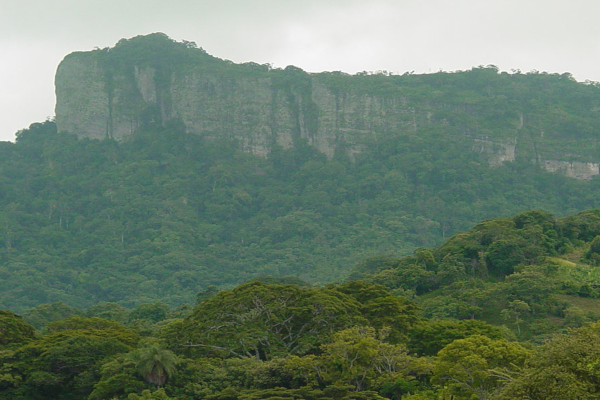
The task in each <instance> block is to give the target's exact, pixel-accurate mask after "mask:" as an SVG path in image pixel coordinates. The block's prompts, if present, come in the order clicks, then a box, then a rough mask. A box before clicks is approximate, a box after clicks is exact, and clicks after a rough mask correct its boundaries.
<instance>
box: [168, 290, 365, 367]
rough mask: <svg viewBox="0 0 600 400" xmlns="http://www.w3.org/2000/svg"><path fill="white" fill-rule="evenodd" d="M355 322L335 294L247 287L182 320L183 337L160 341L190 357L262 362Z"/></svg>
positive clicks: (352, 308)
mask: <svg viewBox="0 0 600 400" xmlns="http://www.w3.org/2000/svg"><path fill="white" fill-rule="evenodd" d="M224 310H227V312H224ZM361 321H364V319H363V317H362V315H361V313H360V306H359V304H358V303H357V302H356V301H355V300H354V299H353V298H352V297H350V296H347V295H345V294H343V293H341V292H339V291H337V290H335V289H327V288H325V289H312V288H301V287H299V286H297V285H271V284H263V283H260V282H250V283H246V284H243V285H240V286H238V287H236V288H235V289H233V290H224V291H221V292H219V293H218V294H217V295H215V296H214V297H212V298H209V299H206V300H205V301H203V302H202V303H200V304H199V305H198V306H197V307H196V309H195V310H194V312H193V314H192V315H191V316H190V317H188V318H186V319H185V321H184V323H183V327H182V328H181V330H182V331H183V337H182V336H181V335H180V334H178V337H167V338H166V339H167V340H168V341H169V344H170V346H174V348H178V349H181V347H179V346H184V348H187V349H188V352H191V353H194V354H218V355H220V356H225V357H226V356H237V357H256V358H259V359H263V360H264V359H270V358H271V357H272V356H274V355H278V354H282V353H283V354H305V353H306V352H309V351H311V350H315V349H316V348H318V346H319V345H320V344H322V343H323V342H325V341H327V340H328V338H329V337H330V335H331V334H332V332H335V331H336V330H338V329H340V328H344V327H347V326H350V325H353V324H355V323H357V322H361ZM171 332H172V334H175V332H174V331H171Z"/></svg>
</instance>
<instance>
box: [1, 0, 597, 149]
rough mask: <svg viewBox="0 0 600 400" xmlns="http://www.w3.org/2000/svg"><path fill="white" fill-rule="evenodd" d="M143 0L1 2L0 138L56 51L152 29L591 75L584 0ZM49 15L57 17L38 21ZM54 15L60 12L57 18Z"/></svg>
mask: <svg viewBox="0 0 600 400" xmlns="http://www.w3.org/2000/svg"><path fill="white" fill-rule="evenodd" d="M149 4H150V3H148V1H147V0H128V1H127V2H125V3H123V2H120V1H100V0H87V1H85V2H81V1H75V0H54V1H52V2H51V3H49V2H47V1H44V0H27V1H4V2H2V4H0V50H1V52H2V55H3V56H2V58H0V71H1V73H0V120H1V121H3V124H2V126H1V127H0V140H11V141H13V140H14V134H15V132H16V131H17V130H19V129H22V128H25V127H27V126H28V125H29V124H30V123H31V121H42V120H44V119H45V118H46V117H52V116H53V115H54V87H53V82H52V77H53V76H54V73H55V71H56V66H57V65H58V63H59V62H60V60H61V59H62V58H63V57H64V55H65V54H67V53H69V52H71V51H74V50H91V49H93V48H94V46H99V47H101V48H102V47H106V46H112V45H113V44H114V43H115V42H117V41H118V40H119V39H120V38H123V37H132V36H135V35H138V34H142V33H143V34H147V33H151V32H157V31H162V32H166V33H168V34H169V35H170V36H171V37H173V38H176V39H177V40H181V39H187V40H194V41H196V42H198V43H199V44H200V45H201V46H202V47H204V48H205V49H206V50H207V51H209V52H210V53H211V54H214V55H216V56H218V57H220V58H225V59H230V60H233V61H234V62H237V63H240V62H247V61H254V62H257V63H259V64H264V63H272V64H274V65H275V66H277V67H281V68H283V67H285V66H287V65H296V66H298V67H300V68H302V69H304V70H306V71H311V72H319V71H338V70H339V71H344V72H347V73H352V74H354V73H356V72H360V71H363V70H367V71H377V70H388V71H394V72H395V73H397V74H402V73H404V72H406V71H415V72H417V73H427V72H436V71H439V70H444V71H456V70H468V69H470V68H471V67H474V66H478V65H489V64H493V65H497V66H498V67H499V68H500V70H502V71H510V70H511V69H520V70H522V71H523V72H528V71H531V70H534V69H535V70H539V71H548V72H550V73H560V74H562V73H564V72H570V73H572V74H573V75H574V76H575V78H576V79H577V80H579V81H582V82H583V81H585V80H593V81H599V80H600V75H599V73H598V71H597V69H596V68H595V67H594V66H595V65H597V64H598V59H597V58H598V54H600V53H598V51H597V47H598V45H597V43H596V39H595V38H596V37H598V35H599V27H598V24H597V23H596V21H595V17H594V16H595V15H597V14H598V11H600V10H599V8H600V4H598V3H597V2H594V1H590V0H572V1H569V2H564V1H551V2H548V1H543V0H528V1H526V2H522V1H516V0H506V1H503V2H493V1H483V2H482V1H479V0H463V1H460V2H448V1H443V0H431V1H427V2H406V1H396V0H373V1H370V2H368V3H365V2H363V1H357V0H330V1H327V2H323V1H316V0H304V1H294V0H292V1H285V2H282V1H279V0H259V1H257V0H223V1H220V2H215V1H211V0H193V1H192V0H178V1H175V2H166V1H152V2H151V6H149ZM48 21H55V22H57V23H52V24H50V23H48ZM58 22H59V23H58Z"/></svg>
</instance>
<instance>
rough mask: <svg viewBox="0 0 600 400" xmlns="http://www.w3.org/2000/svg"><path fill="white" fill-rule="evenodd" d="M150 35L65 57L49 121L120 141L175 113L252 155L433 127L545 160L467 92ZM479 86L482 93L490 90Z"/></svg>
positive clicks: (335, 146)
mask: <svg viewBox="0 0 600 400" xmlns="http://www.w3.org/2000/svg"><path fill="white" fill-rule="evenodd" d="M154 35H155V36H154V37H151V36H152V35H150V36H147V37H140V38H141V39H140V38H134V39H131V40H129V41H127V40H125V41H121V42H119V44H117V46H115V48H114V49H104V50H95V51H92V52H86V53H73V54H70V55H68V56H67V57H66V58H65V59H64V60H63V61H62V62H61V64H60V65H59V67H58V70H57V73H56V99H57V100H56V123H57V126H58V129H59V130H60V131H68V132H72V133H75V134H77V135H78V136H80V137H88V138H93V139H104V138H114V139H117V140H122V139H124V138H126V137H127V136H129V135H131V134H132V133H133V132H135V131H136V130H137V129H138V128H140V127H142V126H144V125H153V124H162V125H165V124H167V123H168V122H169V121H172V120H177V121H179V122H180V123H183V125H185V128H186V130H187V131H188V132H190V133H194V134H198V135H201V136H204V137H206V138H213V139H214V138H227V139H233V140H235V141H237V142H238V143H239V146H240V147H241V148H242V149H243V150H244V151H247V152H250V153H253V154H257V155H260V156H266V155H268V154H269V153H270V152H271V151H272V149H273V148H274V146H281V147H282V148H289V147H291V146H294V145H296V144H298V143H300V142H306V143H308V144H310V145H312V146H314V147H316V148H317V149H318V150H319V151H321V152H323V153H324V154H326V155H327V156H328V157H333V155H334V154H335V153H336V151H343V152H345V153H346V154H347V155H348V156H349V157H351V158H352V157H353V156H354V155H355V154H356V153H359V152H361V151H362V150H363V149H364V148H365V146H370V145H372V144H373V143H375V142H377V141H379V140H380V139H381V138H382V137H385V136H389V135H421V134H422V133H423V132H426V133H427V132H432V131H436V132H444V133H445V134H448V135H454V136H457V137H460V138H461V140H465V141H469V143H471V145H470V146H472V147H471V149H472V151H473V152H475V153H481V154H482V155H484V157H487V160H488V162H489V164H490V165H491V166H500V165H502V164H503V163H505V162H512V161H515V160H516V159H517V158H518V157H520V156H522V157H525V158H524V159H535V160H543V159H544V158H546V157H545V156H544V154H539V151H538V149H537V147H536V144H535V142H533V141H530V143H525V142H524V141H521V140H520V139H519V138H520V137H521V136H522V132H523V129H524V125H525V128H527V126H526V125H527V118H524V115H523V113H521V112H519V113H513V115H512V116H510V114H507V115H509V117H506V118H507V119H505V121H506V122H505V126H500V127H498V124H497V123H495V125H494V124H490V126H486V119H485V117H482V115H485V114H486V112H487V113H488V114H489V109H487V110H484V112H482V113H480V111H481V110H482V109H481V107H483V106H481V107H479V106H477V104H476V103H475V105H474V103H473V100H472V99H473V97H472V96H473V95H472V94H469V95H468V96H465V99H466V100H468V102H466V103H464V104H461V103H460V101H458V102H457V101H456V100H452V99H450V100H444V101H442V100H439V98H444V96H441V95H440V93H441V92H439V91H437V88H438V85H437V84H435V85H434V84H430V85H429V86H426V85H425V86H423V87H428V88H430V89H429V90H430V92H423V90H422V88H420V90H421V92H416V93H417V94H416V95H414V94H413V95H411V93H415V92H414V91H413V92H411V91H410V90H405V89H402V87H401V86H399V85H397V84H396V83H394V82H398V80H397V79H396V80H394V81H392V80H391V77H385V76H376V77H373V79H372V80H369V81H365V80H363V81H364V82H366V83H367V84H368V85H366V86H365V87H363V86H360V85H357V84H356V80H357V79H359V77H357V76H348V75H344V74H341V73H338V74H335V73H330V74H308V73H305V72H304V71H302V70H300V69H299V68H295V67H288V68H286V69H285V70H280V69H278V70H272V69H270V68H269V67H268V66H260V65H257V64H252V63H250V64H245V65H244V64H243V65H236V64H233V63H231V62H227V61H224V60H220V59H217V58H214V57H211V56H209V55H207V54H206V53H204V52H203V51H202V50H201V49H195V48H185V46H183V44H181V43H177V42H174V41H172V40H170V39H168V38H167V37H166V36H165V35H161V34H154ZM143 41H145V42H144V43H146V44H144V43H142V42H143ZM138 42H139V43H138ZM140 43H141V44H140ZM148 43H149V44H148ZM127 46H129V47H127ZM144 46H146V47H144ZM153 46H154V47H153ZM165 51H166V52H165ZM492 72H493V73H497V71H492ZM395 78H399V77H395ZM386 79H387V81H386ZM407 79H410V77H409V78H407ZM363 81H361V82H363ZM373 82H376V83H377V84H373ZM369 84H371V85H372V86H371V87H370V86H369ZM409 87H410V85H409ZM485 90H486V94H489V93H490V92H489V87H486V88H485ZM469 96H471V97H469ZM447 97H448V96H446V98H447ZM505 97H506V96H505ZM483 99H484V100H485V97H483ZM448 101H449V102H448ZM482 104H483V103H482ZM478 107H479V108H478ZM486 107H488V106H486ZM457 116H458V117H457ZM530 131H531V129H530ZM530 136H531V135H530ZM536 140H543V136H542V138H539V139H536ZM548 158H550V159H554V158H556V157H548ZM590 161H596V160H590ZM540 165H541V166H542V167H543V168H545V169H546V170H548V171H552V172H560V173H564V174H566V175H567V176H570V177H573V178H576V179H590V178H591V177H592V176H594V175H597V174H598V164H597V163H594V162H590V163H585V162H567V161H560V160H557V161H542V162H540Z"/></svg>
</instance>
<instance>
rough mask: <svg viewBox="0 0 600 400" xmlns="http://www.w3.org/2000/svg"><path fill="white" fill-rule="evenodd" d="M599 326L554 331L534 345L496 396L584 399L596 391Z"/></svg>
mask: <svg viewBox="0 0 600 400" xmlns="http://www.w3.org/2000/svg"><path fill="white" fill-rule="evenodd" d="M599 334H600V326H599V325H598V324H597V323H596V324H592V325H589V326H587V327H583V328H580V329H577V330H574V331H572V332H569V334H563V335H557V336H555V337H554V338H552V339H551V340H549V341H548V342H546V343H545V344H543V345H542V346H541V347H539V348H538V349H536V351H535V354H534V356H533V357H532V358H531V360H530V361H529V362H528V363H527V365H526V367H525V369H524V370H523V371H522V372H521V373H520V374H519V375H518V376H517V377H516V379H513V380H511V381H509V383H508V384H507V385H506V386H505V387H504V388H503V390H502V391H501V393H500V395H499V396H497V397H496V398H497V399H498V400H505V399H506V400H508V399H516V398H527V399H531V400H538V399H539V400H542V399H543V400H559V399H560V400H571V399H573V400H575V399H577V400H587V399H595V398H597V397H598V393H600V374H599V373H598V371H599V370H600V368H599V363H598V360H599V359H600V340H599V339H600V336H599Z"/></svg>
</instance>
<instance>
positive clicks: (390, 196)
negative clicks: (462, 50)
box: [0, 34, 600, 312]
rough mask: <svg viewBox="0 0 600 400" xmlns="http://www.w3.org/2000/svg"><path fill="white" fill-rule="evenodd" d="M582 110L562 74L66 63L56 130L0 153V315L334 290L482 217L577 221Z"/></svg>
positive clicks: (130, 59)
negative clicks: (273, 281)
mask: <svg viewBox="0 0 600 400" xmlns="http://www.w3.org/2000/svg"><path fill="white" fill-rule="evenodd" d="M90 68H92V70H93V69H94V68H95V71H96V72H93V71H92V70H90ZM69 71H70V72H69ZM77 71H79V72H77ZM136 71H137V72H136ZM141 71H154V72H152V74H150V72H148V73H146V72H141ZM136 74H137V75H136ZM144 74H146V75H144ZM186 74H187V75H186ZM136 76H138V78H136ZM141 76H145V77H146V78H143V79H142V78H140V77H141ZM193 77H195V78H193ZM128 79H129V80H128ZM136 79H138V80H137V81H136ZM186 79H187V80H186ZM194 79H196V80H194ZM202 80H210V81H211V82H214V85H213V86H214V91H212V89H210V88H209V86H210V85H209V86H206V85H200V86H198V85H197V84H196V83H197V82H200V81H202ZM184 81H185V82H188V84H183V83H181V82H184ZM140 82H142V83H143V82H146V83H144V84H141V83H140ZM178 82H179V83H178ZM194 82H196V83H194ZM178 85H179V86H178ZM152 88H154V89H152ZM209 89H210V90H209ZM194 91H197V97H196V98H197V102H193V101H191V100H193V98H194V97H193V96H192V93H193V92H194ZM184 92H185V93H187V94H186V95H185V96H192V97H189V99H190V101H189V102H184V101H180V100H177V99H178V98H179V97H177V96H183V93H184ZM144 93H145V94H144ZM211 93H212V94H211ZM260 93H263V94H260ZM318 93H321V94H323V93H330V94H331V93H334V94H335V93H337V94H336V95H331V96H333V97H331V98H336V99H337V100H336V101H338V102H339V105H338V108H337V110H338V111H335V112H334V113H333V114H331V112H330V111H331V109H328V108H327V107H326V106H325V105H324V104H325V103H323V102H321V101H320V100H319V99H323V98H325V97H327V96H330V94H328V95H327V96H325V97H319V95H318ZM267 94H268V96H267ZM238 95H239V96H238ZM144 96H145V97H144ZM265 96H266V97H270V98H271V100H272V103H269V104H266V103H264V104H263V103H260V101H262V100H261V99H264V98H266V97H265ZM336 96H337V97H336ZM144 99H145V100H144ZM311 99H312V100H311ZM403 99H404V100H403ZM309 100H310V101H309ZM317 100H318V101H317ZM599 101H600V96H598V87H597V86H596V85H595V84H591V83H587V84H581V83H577V82H575V81H574V80H572V79H571V78H570V77H569V76H568V75H560V76H559V75H550V74H543V73H529V74H520V73H515V74H505V73H499V72H498V71H497V69H495V68H492V67H489V68H488V67H486V68H475V69H473V70H471V71H466V72H457V73H437V74H432V75H405V76H388V75H387V74H358V75H355V76H348V75H345V74H341V73H323V74H307V73H305V72H303V71H301V70H299V69H297V68H286V69H285V70H277V69H271V68H270V67H266V66H257V65H255V64H245V65H235V64H233V63H230V62H227V61H223V60H219V59H216V58H214V57H211V56H209V55H207V54H206V53H205V52H204V51H202V50H200V49H197V48H195V46H194V45H193V44H190V43H177V42H174V41H172V40H170V39H169V38H168V37H166V36H165V35H162V34H154V35H149V36H143V37H137V38H133V39H130V40H122V41H120V42H119V43H118V44H117V45H116V46H115V47H114V48H110V49H103V50H95V51H92V52H89V53H75V54H72V55H69V56H67V57H66V59H65V60H64V61H63V62H62V63H61V65H60V67H59V70H58V74H57V115H56V122H53V121H46V122H43V123H35V124H32V125H31V126H30V128H29V129H25V130H22V131H20V132H18V133H17V139H16V142H15V143H8V142H6V143H0V243H1V244H2V245H1V246H0V306H1V307H2V308H7V309H11V310H15V311H19V312H20V311H24V310H26V309H28V308H30V307H34V306H36V305H38V304H42V303H53V302H63V303H65V304H68V305H70V306H77V307H90V306H92V305H94V304H97V303H100V302H118V303H120V304H121V305H123V306H127V307H135V306H136V305H138V304H140V303H149V302H155V301H158V300H160V301H163V302H165V303H166V304H168V305H170V306H176V305H180V304H182V303H191V302H193V301H194V299H195V296H196V294H197V293H198V292H199V291H203V290H207V288H209V287H210V286H211V285H215V286H217V287H219V288H230V287H232V286H234V285H237V284H240V283H242V282H245V281H248V280H249V279H253V278H255V277H257V276H261V275H272V276H277V277H284V276H292V277H295V278H297V279H302V280H305V281H307V282H310V283H326V282H332V281H340V280H344V279H346V278H347V277H348V276H349V274H350V273H351V272H352V270H353V268H354V266H355V265H356V264H357V263H359V262H361V261H362V260H364V259H368V258H369V257H374V256H378V255H382V254H388V255H391V256H393V257H400V256H405V255H409V254H411V253H413V251H414V250H415V249H417V248H419V247H434V246H437V245H439V244H441V243H443V242H444V241H445V240H447V239H448V238H450V237H451V236H452V235H454V234H456V233H458V232H461V231H465V230H467V229H469V228H470V227H472V226H474V225H475V224H477V223H479V222H481V221H483V220H487V219H490V218H498V217H508V216H510V215H514V214H516V213H519V212H523V211H525V210H528V209H543V210H546V211H547V212H550V213H554V215H556V216H557V217H562V216H565V215H568V214H574V213H576V212H579V211H582V210H586V209H591V208H596V207H598V199H600V179H599V178H598V177H597V176H594V175H593V168H592V167H593V166H594V165H596V164H594V163H595V162H596V161H597V155H598V151H597V149H596V148H595V147H594V144H595V140H596V139H597V136H598V135H597V133H596V132H597V130H596V127H597V125H598V124H597V120H598V116H597V113H596V111H594V110H595V105H596V104H598V102H599ZM259 103H260V104H262V105H261V106H258V105H257V104H259ZM334 103H335V102H334ZM365 104H370V106H369V107H370V108H368V110H370V111H368V112H367V111H365V110H366V109H365V108H364V107H366V106H365ZM377 104H379V105H381V107H380V108H377V107H379V105H377ZM359 105H360V107H359ZM246 106H248V107H250V108H244V107H246ZM361 107H362V108H361ZM210 110H212V111H210ZM277 110H284V111H285V110H287V111H285V112H284V111H281V112H279V111H277ZM310 110H312V111H310ZM328 110H329V111H328ZM267 114H268V115H271V116H275V117H274V119H268V118H267V117H265V115H267ZM310 115H312V117H311V118H313V117H314V118H313V119H310V118H309V117H308V116H310ZM328 115H329V116H328ZM333 116H335V118H333ZM188 117H189V118H188ZM192 117H193V118H192ZM194 118H197V119H194ZM265 118H267V119H268V121H269V123H268V124H267V125H264V126H263V125H260V124H262V122H261V123H260V124H259V125H260V126H263V127H267V128H268V129H267V128H265V129H262V128H260V129H259V125H256V124H258V122H256V121H263V120H265ZM269 118H270V117H269ZM290 118H291V119H290ZM332 118H333V119H332ZM309 120H310V121H312V122H310V121H309ZM334 120H335V121H337V122H335V121H334ZM123 121H126V123H125V122H123ZM193 121H196V122H193ZM211 121H212V122H211ZM253 121H254V122H253ZM286 121H287V122H286ZM327 121H329V122H327ZM209 122H210V123H209ZM255 123H256V124H255ZM269 124H270V125H269ZM125 126H127V127H128V129H129V130H128V131H127V130H124V129H125V128H124V127H125ZM283 126H287V127H288V128H289V129H288V128H286V129H287V130H285V129H283V130H278V131H274V130H272V128H273V127H283ZM207 127H210V130H208V128H207ZM203 129H204V130H203ZM273 129H274V128H273ZM265 132H266V133H265ZM285 132H288V133H285ZM332 132H333V133H332ZM536 132H537V133H536ZM309 133H310V134H309ZM542 133H543V135H542ZM288 134H289V135H288ZM265 135H266V136H265ZM286 135H288V136H286ZM331 135H333V136H331ZM334 136H335V137H338V139H339V140H338V141H337V142H335V141H334V140H333V139H331V138H332V137H334ZM265 137H269V138H271V139H273V140H271V139H269V140H266V139H264V138H265ZM285 137H288V138H291V139H289V140H288V141H287V142H286V140H287V139H285V140H284V138H285ZM260 138H263V139H264V140H263V139H260ZM327 138H329V139H331V140H329V139H327ZM253 141H254V142H253ZM251 142H252V143H254V144H252V146H250V144H249V143H251ZM259 142H260V143H262V144H261V145H260V146H259V145H258V144H257V143H259ZM510 143H513V144H514V146H513V145H510V146H509V144H510ZM263 145H264V146H263ZM257 146H258V147H257ZM261 146H262V147H261ZM511 146H513V147H511ZM257 149H259V150H257ZM553 160H554V161H553ZM550 162H553V163H557V164H552V165H554V166H555V167H556V168H559V167H560V166H561V165H563V164H564V163H566V164H564V165H567V166H568V167H569V168H571V169H568V168H566V167H565V168H563V171H564V172H566V173H568V174H571V175H572V176H573V175H577V177H578V178H580V179H572V178H569V177H566V176H564V175H562V174H556V173H550V172H548V171H547V170H546V169H545V168H541V167H544V166H546V167H547V166H548V165H551V164H549V163H550ZM561 163H563V164H561ZM578 163H579V164H578ZM582 165H588V166H591V167H590V168H591V169H589V170H587V172H586V173H581V174H580V173H579V172H577V174H575V172H573V171H579V170H578V169H577V168H578V167H577V168H576V166H582ZM560 168H562V167H560ZM560 168H559V169H560ZM569 171H571V172H569ZM578 174H579V175H578Z"/></svg>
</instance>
